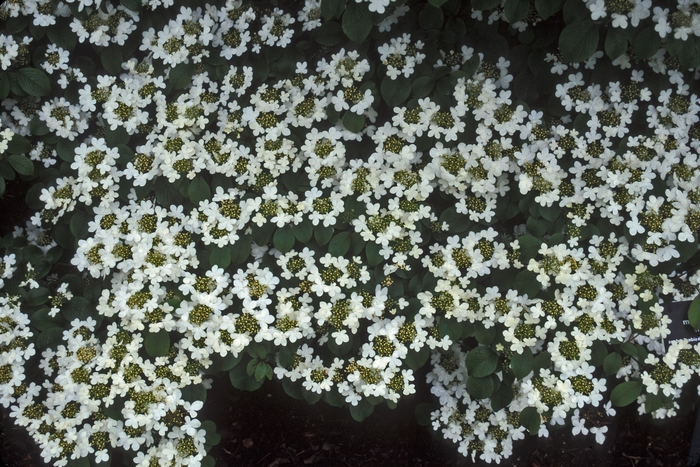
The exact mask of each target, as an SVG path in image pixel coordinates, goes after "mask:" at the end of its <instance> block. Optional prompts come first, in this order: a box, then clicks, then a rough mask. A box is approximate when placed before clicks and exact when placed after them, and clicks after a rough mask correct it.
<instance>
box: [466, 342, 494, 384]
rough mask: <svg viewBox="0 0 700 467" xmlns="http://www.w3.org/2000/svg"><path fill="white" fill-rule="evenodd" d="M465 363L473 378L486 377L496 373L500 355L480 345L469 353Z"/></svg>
mask: <svg viewBox="0 0 700 467" xmlns="http://www.w3.org/2000/svg"><path fill="white" fill-rule="evenodd" d="M464 362H465V364H466V365H467V370H468V371H469V374H470V375H471V376H476V377H485V376H489V375H491V374H493V372H494V371H496V367H497V366H498V354H497V353H496V352H494V351H493V350H491V349H490V348H489V347H486V346H483V345H480V346H478V347H476V348H474V349H472V350H470V351H469V353H467V357H466V358H465V359H464Z"/></svg>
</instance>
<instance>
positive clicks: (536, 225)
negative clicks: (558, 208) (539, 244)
mask: <svg viewBox="0 0 700 467" xmlns="http://www.w3.org/2000/svg"><path fill="white" fill-rule="evenodd" d="M525 227H526V228H527V230H528V232H530V233H531V234H532V235H534V236H535V237H542V236H543V235H544V234H545V233H547V226H546V225H545V221H544V219H537V218H535V217H534V216H531V217H528V218H527V221H526V222H525Z"/></svg>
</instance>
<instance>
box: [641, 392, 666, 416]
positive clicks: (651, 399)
mask: <svg viewBox="0 0 700 467" xmlns="http://www.w3.org/2000/svg"><path fill="white" fill-rule="evenodd" d="M663 404H664V400H663V398H662V397H661V395H660V394H652V393H647V394H646V398H645V400H644V411H645V412H646V413H652V412H653V411H655V410H658V409H660V408H661V407H662V406H663Z"/></svg>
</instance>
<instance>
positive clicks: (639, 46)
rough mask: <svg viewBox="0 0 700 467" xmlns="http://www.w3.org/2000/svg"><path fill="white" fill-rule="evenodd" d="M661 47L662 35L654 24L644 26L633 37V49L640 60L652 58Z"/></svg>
mask: <svg viewBox="0 0 700 467" xmlns="http://www.w3.org/2000/svg"><path fill="white" fill-rule="evenodd" d="M660 47H661V37H659V34H658V33H657V32H656V31H655V30H654V27H653V26H649V27H648V28H644V29H642V30H641V31H639V33H637V35H636V36H634V39H632V49H633V50H634V54H635V55H636V56H637V59H638V60H647V59H649V58H651V57H652V56H653V55H654V54H655V53H656V52H658V51H659V48H660Z"/></svg>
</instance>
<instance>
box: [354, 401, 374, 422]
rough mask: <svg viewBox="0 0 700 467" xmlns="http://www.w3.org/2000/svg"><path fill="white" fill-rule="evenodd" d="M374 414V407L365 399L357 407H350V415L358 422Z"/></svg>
mask: <svg viewBox="0 0 700 467" xmlns="http://www.w3.org/2000/svg"><path fill="white" fill-rule="evenodd" d="M372 412H374V406H373V405H372V404H370V403H369V402H367V401H366V400H364V399H362V400H361V401H360V402H358V403H357V405H351V406H350V415H351V416H352V418H353V419H354V420H356V421H358V422H361V421H362V420H364V419H365V418H367V417H369V416H370V415H372Z"/></svg>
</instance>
